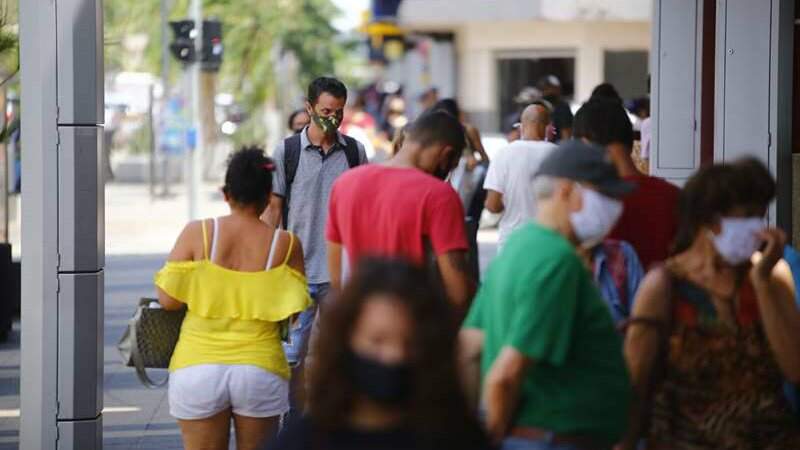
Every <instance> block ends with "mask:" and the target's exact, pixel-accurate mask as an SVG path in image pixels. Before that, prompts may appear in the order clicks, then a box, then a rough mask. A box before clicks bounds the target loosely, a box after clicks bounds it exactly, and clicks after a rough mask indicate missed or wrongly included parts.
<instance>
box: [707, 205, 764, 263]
mask: <svg viewBox="0 0 800 450" xmlns="http://www.w3.org/2000/svg"><path fill="white" fill-rule="evenodd" d="M720 227H721V231H720V233H719V234H716V235H714V238H713V240H714V248H716V249H717V253H719V255H720V256H721V257H722V259H724V260H725V262H727V263H728V264H730V265H732V266H738V265H739V264H742V263H744V262H747V261H749V260H750V257H751V256H753V253H755V252H756V250H758V248H759V247H760V246H761V239H760V238H759V237H758V232H759V231H761V230H763V229H764V228H766V224H765V223H764V220H763V219H761V218H760V217H723V218H722V220H721V221H720Z"/></svg>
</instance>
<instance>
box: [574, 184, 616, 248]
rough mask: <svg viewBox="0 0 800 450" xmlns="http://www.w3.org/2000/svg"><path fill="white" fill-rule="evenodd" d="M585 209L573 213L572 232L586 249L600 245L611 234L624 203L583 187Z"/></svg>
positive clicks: (582, 196)
mask: <svg viewBox="0 0 800 450" xmlns="http://www.w3.org/2000/svg"><path fill="white" fill-rule="evenodd" d="M581 198H582V199H583V207H582V208H581V210H580V211H578V212H574V213H571V214H570V216H569V221H570V223H571V224H572V231H573V232H574V233H575V236H576V237H577V238H578V240H579V241H580V242H581V244H582V245H583V246H585V247H591V246H593V245H595V244H599V243H600V241H602V240H603V238H605V237H606V235H608V233H610V232H611V229H612V228H614V225H615V224H616V223H617V220H619V217H620V216H621V215H622V202H621V201H619V200H616V199H613V198H611V197H606V196H605V195H603V194H601V193H599V192H597V191H594V190H592V189H587V188H584V187H581Z"/></svg>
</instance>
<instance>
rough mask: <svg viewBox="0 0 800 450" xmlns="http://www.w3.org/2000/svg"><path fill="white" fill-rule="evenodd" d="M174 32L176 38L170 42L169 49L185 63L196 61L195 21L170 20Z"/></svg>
mask: <svg viewBox="0 0 800 450" xmlns="http://www.w3.org/2000/svg"><path fill="white" fill-rule="evenodd" d="M169 25H170V26H171V27H172V33H173V34H174V35H175V38H174V40H173V41H172V43H171V44H169V49H170V51H171V52H172V55H173V56H174V57H175V58H176V59H177V60H178V61H180V62H182V63H184V64H189V63H193V62H194V61H195V49H194V36H193V35H192V34H193V33H192V31H194V21H191V20H177V21H173V22H170V23H169Z"/></svg>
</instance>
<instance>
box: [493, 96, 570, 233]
mask: <svg viewBox="0 0 800 450" xmlns="http://www.w3.org/2000/svg"><path fill="white" fill-rule="evenodd" d="M549 123H550V111H549V109H548V108H547V106H546V104H545V103H543V102H535V103H533V104H532V105H530V106H528V107H527V108H525V110H524V111H522V116H521V119H520V128H521V130H520V136H521V137H520V140H518V141H514V142H512V143H510V144H508V146H506V147H504V148H503V149H501V150H500V151H498V152H497V155H496V156H494V157H493V158H492V162H491V164H489V173H488V174H487V175H486V181H485V182H484V183H483V187H484V189H486V190H487V196H486V209H488V210H489V211H491V212H493V213H502V214H503V215H502V217H501V218H500V225H499V227H500V242H499V247H500V248H502V246H503V243H504V242H505V241H506V239H508V236H509V235H510V234H511V232H513V231H514V230H516V229H517V228H519V227H520V226H521V225H524V224H525V223H527V222H528V221H529V220H532V219H533V218H534V217H535V216H536V196H535V195H534V193H533V188H532V181H533V175H534V174H535V173H536V171H537V170H538V169H539V164H540V163H541V162H542V160H543V159H544V158H545V156H547V155H548V154H549V153H550V152H551V151H552V150H553V149H554V148H556V146H555V144H552V143H550V142H547V141H545V137H546V136H547V134H546V133H547V131H546V130H547V125H548V124H549Z"/></svg>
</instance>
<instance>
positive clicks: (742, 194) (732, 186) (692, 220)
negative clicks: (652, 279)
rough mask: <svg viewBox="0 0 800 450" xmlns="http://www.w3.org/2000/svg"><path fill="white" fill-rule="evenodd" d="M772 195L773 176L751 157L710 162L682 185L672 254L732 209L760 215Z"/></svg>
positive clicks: (686, 245)
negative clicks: (717, 162) (740, 209)
mask: <svg viewBox="0 0 800 450" xmlns="http://www.w3.org/2000/svg"><path fill="white" fill-rule="evenodd" d="M774 197H775V179H774V178H773V177H772V175H771V174H770V172H769V169H767V168H766V167H765V166H764V164H763V163H762V162H761V161H759V160H757V159H755V158H742V159H739V160H736V161H734V162H731V163H722V164H714V165H711V166H707V167H704V168H702V169H700V170H698V171H697V173H695V174H694V175H693V176H692V177H691V178H689V181H687V182H686V185H685V186H684V187H683V190H682V191H681V195H680V201H679V205H678V213H679V222H678V233H677V235H676V237H675V244H674V246H673V250H672V254H677V253H681V252H683V251H685V250H686V249H688V248H689V247H690V246H691V245H692V242H693V241H694V239H695V236H697V232H698V231H699V230H700V229H702V227H706V226H709V225H712V224H714V223H716V222H717V221H718V220H719V219H720V218H721V217H723V216H725V215H726V214H730V213H731V212H733V210H734V209H736V208H743V209H744V210H745V211H747V212H748V213H750V214H764V213H765V212H766V210H767V207H768V206H769V204H770V202H771V201H772V199H773V198H774Z"/></svg>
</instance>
